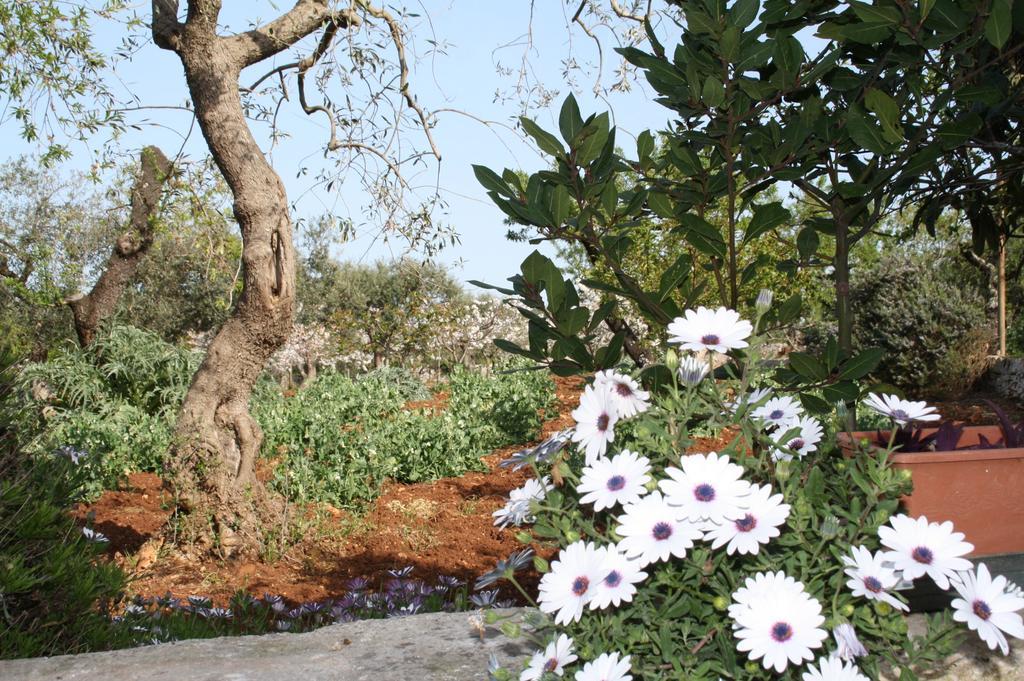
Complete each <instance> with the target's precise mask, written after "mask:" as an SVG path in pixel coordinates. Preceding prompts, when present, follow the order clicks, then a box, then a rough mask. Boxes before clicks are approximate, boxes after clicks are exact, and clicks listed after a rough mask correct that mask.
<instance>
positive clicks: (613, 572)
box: [590, 545, 647, 610]
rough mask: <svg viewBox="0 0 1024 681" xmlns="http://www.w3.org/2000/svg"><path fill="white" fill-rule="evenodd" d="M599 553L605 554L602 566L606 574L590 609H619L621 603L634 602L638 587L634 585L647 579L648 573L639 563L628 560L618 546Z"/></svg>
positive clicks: (605, 548) (604, 549)
mask: <svg viewBox="0 0 1024 681" xmlns="http://www.w3.org/2000/svg"><path fill="white" fill-rule="evenodd" d="M598 551H602V552H603V553H602V560H603V562H602V566H603V572H605V573H606V574H605V576H604V579H602V580H601V581H600V582H599V583H598V584H597V591H596V592H595V593H594V598H593V599H592V600H591V601H590V609H591V610H598V609H601V608H607V607H608V606H609V605H614V606H615V607H618V606H619V604H621V603H628V602H630V601H632V600H633V595H634V594H635V593H636V587H635V586H633V585H634V584H639V583H640V582H642V581H644V580H645V579H647V573H646V572H643V571H642V570H641V569H640V567H641V565H640V563H639V562H638V561H635V560H629V559H628V558H626V556H625V554H623V553H622V552H621V551H619V548H618V547H617V546H614V545H613V546H604V547H601V548H600V549H598Z"/></svg>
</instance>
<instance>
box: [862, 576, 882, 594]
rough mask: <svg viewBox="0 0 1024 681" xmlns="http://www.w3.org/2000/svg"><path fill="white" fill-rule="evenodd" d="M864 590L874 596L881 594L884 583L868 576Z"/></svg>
mask: <svg viewBox="0 0 1024 681" xmlns="http://www.w3.org/2000/svg"><path fill="white" fill-rule="evenodd" d="M864 588H865V589H867V590H868V591H870V592H871V593H873V594H877V593H881V591H882V583H881V582H880V581H878V578H877V577H871V576H868V577H865V578H864Z"/></svg>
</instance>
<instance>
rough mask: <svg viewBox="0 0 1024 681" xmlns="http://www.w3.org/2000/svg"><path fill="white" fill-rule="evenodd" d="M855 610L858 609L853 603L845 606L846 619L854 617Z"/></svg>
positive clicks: (843, 611)
mask: <svg viewBox="0 0 1024 681" xmlns="http://www.w3.org/2000/svg"><path fill="white" fill-rule="evenodd" d="M854 610H856V608H854V607H853V604H852V603H847V604H846V605H844V606H843V610H842V613H843V616H844V617H853V612H854Z"/></svg>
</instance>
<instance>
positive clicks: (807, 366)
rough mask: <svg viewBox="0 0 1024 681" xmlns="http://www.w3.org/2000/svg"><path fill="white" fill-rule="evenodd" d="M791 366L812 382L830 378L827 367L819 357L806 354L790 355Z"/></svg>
mask: <svg viewBox="0 0 1024 681" xmlns="http://www.w3.org/2000/svg"><path fill="white" fill-rule="evenodd" d="M789 366H790V367H792V369H793V371H795V372H796V373H798V374H800V375H801V376H803V377H804V378H806V379H808V380H810V381H823V380H825V378H826V377H827V376H828V370H827V369H826V368H825V365H824V364H822V363H821V361H820V360H818V358H817V357H814V356H812V355H809V354H808V353H806V352H791V353H789Z"/></svg>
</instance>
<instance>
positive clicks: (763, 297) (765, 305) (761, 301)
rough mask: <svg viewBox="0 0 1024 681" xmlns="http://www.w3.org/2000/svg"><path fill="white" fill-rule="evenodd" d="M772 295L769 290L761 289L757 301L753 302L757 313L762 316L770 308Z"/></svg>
mask: <svg viewBox="0 0 1024 681" xmlns="http://www.w3.org/2000/svg"><path fill="white" fill-rule="evenodd" d="M773 297H774V295H773V294H772V291H771V289H767V288H763V289H761V291H760V293H758V294H757V300H756V301H754V307H755V308H756V309H757V311H758V312H760V313H761V314H764V313H765V312H767V311H768V309H769V308H770V307H771V306H772V298H773Z"/></svg>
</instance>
